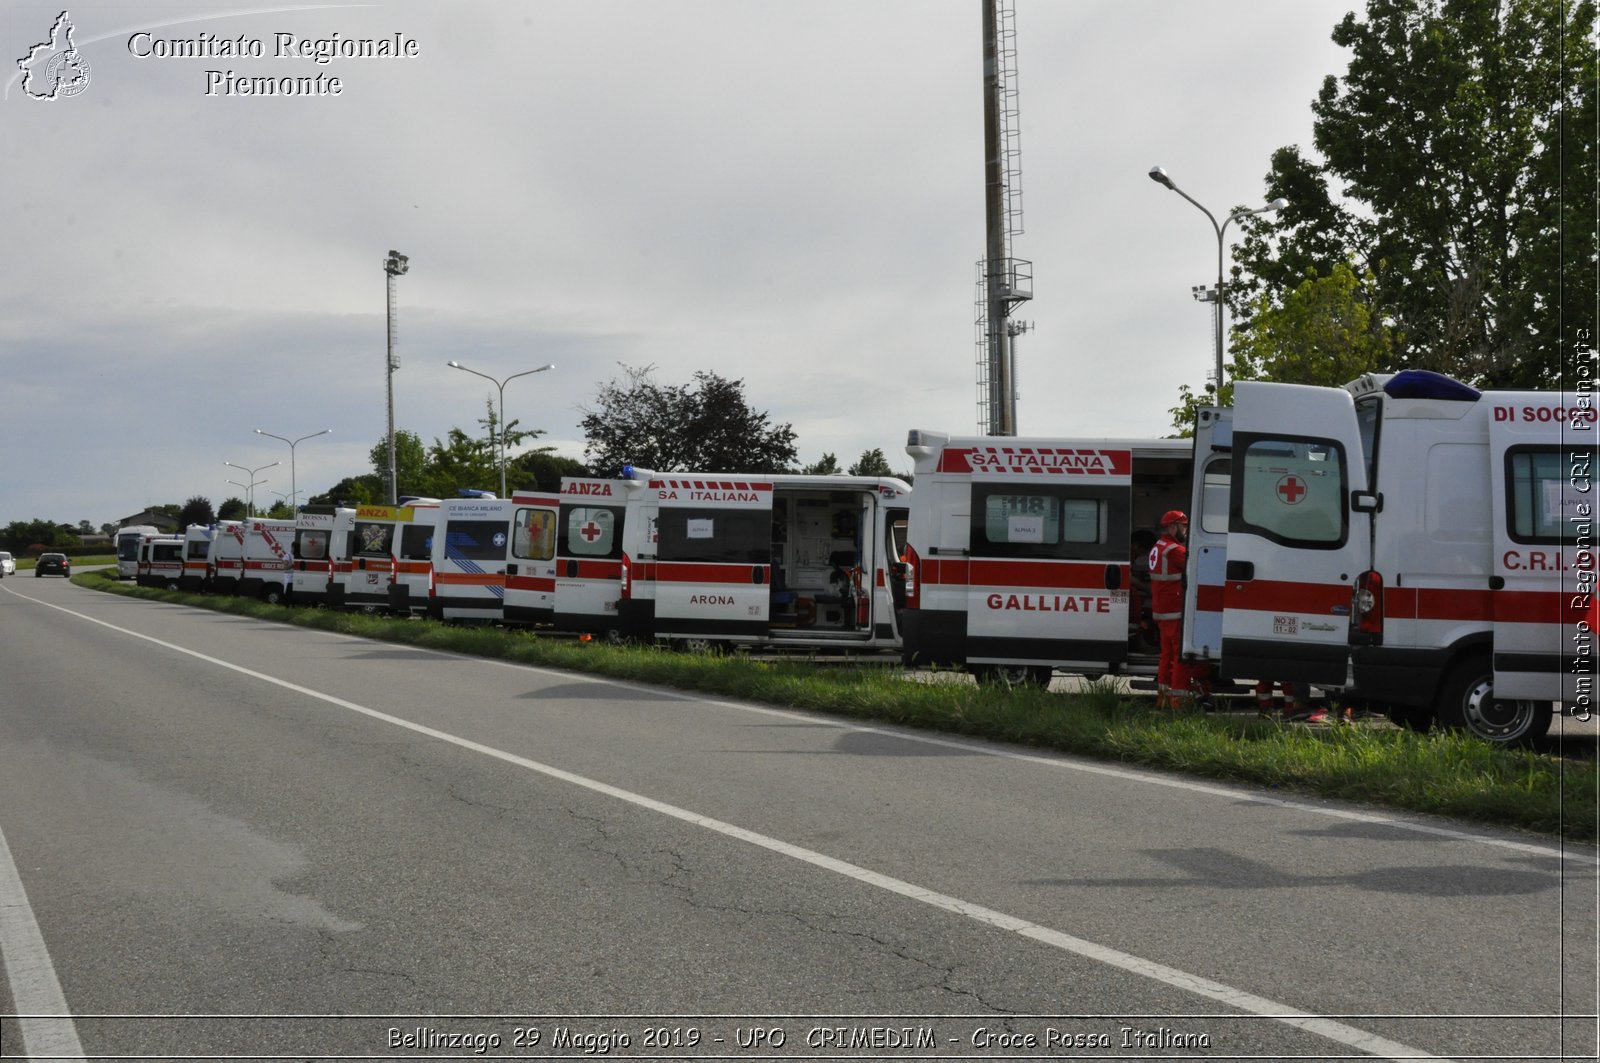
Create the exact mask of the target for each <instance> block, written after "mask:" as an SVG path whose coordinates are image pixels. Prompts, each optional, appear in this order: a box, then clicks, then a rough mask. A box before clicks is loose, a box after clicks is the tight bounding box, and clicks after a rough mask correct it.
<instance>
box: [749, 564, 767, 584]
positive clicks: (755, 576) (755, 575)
mask: <svg viewBox="0 0 1600 1063" xmlns="http://www.w3.org/2000/svg"><path fill="white" fill-rule="evenodd" d="M750 582H751V583H754V584H756V585H757V586H759V585H761V584H763V583H765V582H767V580H766V570H765V569H764V568H762V567H761V566H760V565H757V566H756V567H755V568H753V569H751V570H750Z"/></svg>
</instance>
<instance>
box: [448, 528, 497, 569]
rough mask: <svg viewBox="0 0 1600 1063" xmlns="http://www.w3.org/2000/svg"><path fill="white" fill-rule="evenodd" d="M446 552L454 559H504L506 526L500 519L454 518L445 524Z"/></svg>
mask: <svg viewBox="0 0 1600 1063" xmlns="http://www.w3.org/2000/svg"><path fill="white" fill-rule="evenodd" d="M444 554H445V556H446V557H447V558H449V559H451V560H452V561H504V560H505V557H506V526H505V522H503V521H498V520H453V521H450V522H449V523H448V524H446V525H445V533H444Z"/></svg>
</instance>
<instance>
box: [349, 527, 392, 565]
mask: <svg viewBox="0 0 1600 1063" xmlns="http://www.w3.org/2000/svg"><path fill="white" fill-rule="evenodd" d="M393 538H394V525H393V524H387V523H375V522H371V521H362V522H361V523H359V524H357V525H356V526H355V527H354V528H352V529H351V531H350V553H351V554H353V555H355V556H357V557H388V556H389V543H390V542H391V541H392V540H393Z"/></svg>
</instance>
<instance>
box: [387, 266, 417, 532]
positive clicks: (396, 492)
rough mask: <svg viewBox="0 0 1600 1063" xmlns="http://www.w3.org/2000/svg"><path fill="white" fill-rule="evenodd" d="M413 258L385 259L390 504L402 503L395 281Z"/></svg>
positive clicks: (402, 274)
mask: <svg viewBox="0 0 1600 1063" xmlns="http://www.w3.org/2000/svg"><path fill="white" fill-rule="evenodd" d="M410 262H411V260H410V259H409V258H407V257H406V256H405V255H402V254H401V253H400V252H398V251H390V252H389V257H388V258H386V259H384V260H383V272H384V277H385V281H386V284H387V286H388V289H389V291H388V295H389V313H388V326H389V327H388V333H389V353H388V358H387V359H386V361H385V363H384V365H385V369H386V371H387V377H386V379H387V380H388V389H389V433H388V437H387V438H388V440H389V504H390V505H391V506H394V505H399V503H400V487H399V484H398V483H397V482H396V480H395V468H394V371H395V370H396V369H399V368H400V363H399V361H397V360H396V359H395V356H394V281H395V278H396V277H403V276H405V273H406V270H407V269H409V268H410V265H409V264H410Z"/></svg>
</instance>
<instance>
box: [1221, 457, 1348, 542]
mask: <svg viewBox="0 0 1600 1063" xmlns="http://www.w3.org/2000/svg"><path fill="white" fill-rule="evenodd" d="M1347 479H1348V476H1347V473H1346V472H1345V453H1344V448H1343V447H1342V446H1340V445H1339V444H1338V443H1336V442H1333V441H1332V440H1327V439H1309V438H1299V437H1283V438H1276V439H1268V438H1263V437H1259V436H1245V437H1238V438H1235V440H1234V447H1233V494H1232V496H1231V498H1230V501H1229V507H1230V509H1229V523H1228V530H1229V531H1230V532H1250V533H1253V534H1256V535H1260V536H1262V537H1263V538H1265V539H1269V540H1271V541H1272V542H1275V543H1281V544H1283V545H1285V546H1297V547H1303V548H1306V549H1310V550H1331V549H1334V548H1336V547H1339V546H1342V545H1343V544H1344V541H1345V532H1346V519H1345V495H1346V491H1345V482H1346V480H1347Z"/></svg>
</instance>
